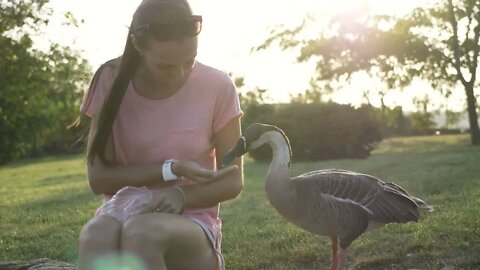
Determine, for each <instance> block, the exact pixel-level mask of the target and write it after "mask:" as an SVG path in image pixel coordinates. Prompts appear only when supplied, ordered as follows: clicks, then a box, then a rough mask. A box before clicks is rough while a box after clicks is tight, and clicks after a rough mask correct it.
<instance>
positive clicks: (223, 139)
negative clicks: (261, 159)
mask: <svg viewBox="0 0 480 270" xmlns="http://www.w3.org/2000/svg"><path fill="white" fill-rule="evenodd" d="M240 132H241V131H240V118H239V117H237V118H234V119H233V120H231V121H230V122H229V123H228V124H227V125H226V126H225V127H224V128H222V129H221V130H220V131H219V132H217V133H216V134H214V143H215V153H216V159H217V168H221V165H220V164H221V162H222V158H223V156H225V154H226V153H227V152H228V151H229V150H230V149H231V148H233V147H234V146H235V144H236V143H237V141H238V138H239V137H240V135H241V134H240ZM235 164H236V165H237V166H238V169H237V170H235V171H233V172H232V173H230V174H228V175H226V176H225V177H223V178H222V179H220V180H218V181H214V182H211V183H208V184H205V185H192V186H186V187H182V189H183V191H184V193H185V205H184V207H185V208H205V207H210V206H213V205H215V204H217V203H219V202H222V201H226V200H229V199H233V198H235V197H237V196H238V195H239V194H240V192H241V190H242V187H243V170H242V159H241V158H239V159H238V160H237V161H236V162H235Z"/></svg>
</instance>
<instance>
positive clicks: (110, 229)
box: [79, 216, 122, 245]
mask: <svg viewBox="0 0 480 270" xmlns="http://www.w3.org/2000/svg"><path fill="white" fill-rule="evenodd" d="M121 229H122V225H121V224H120V222H119V221H118V220H116V219H115V218H112V217H108V216H99V217H94V218H93V219H91V220H90V221H89V222H87V224H85V225H84V226H83V228H82V230H81V231H80V236H79V242H80V245H88V244H101V243H104V242H110V241H112V239H115V238H118V237H120V232H121Z"/></svg>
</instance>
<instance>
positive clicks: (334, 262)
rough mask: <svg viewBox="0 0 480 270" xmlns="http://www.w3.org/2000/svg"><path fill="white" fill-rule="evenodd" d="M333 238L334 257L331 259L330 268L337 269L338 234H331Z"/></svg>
mask: <svg viewBox="0 0 480 270" xmlns="http://www.w3.org/2000/svg"><path fill="white" fill-rule="evenodd" d="M331 239H332V257H331V259H330V263H331V264H330V270H337V265H338V257H337V252H338V238H337V236H331Z"/></svg>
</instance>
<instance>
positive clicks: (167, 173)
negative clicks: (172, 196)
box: [162, 159, 179, 182]
mask: <svg viewBox="0 0 480 270" xmlns="http://www.w3.org/2000/svg"><path fill="white" fill-rule="evenodd" d="M177 161H178V160H175V159H169V160H166V161H165V162H163V165H162V176H163V180H164V181H165V182H168V181H173V180H177V179H178V178H179V177H178V176H176V175H175V174H174V173H173V172H172V163H174V162H177Z"/></svg>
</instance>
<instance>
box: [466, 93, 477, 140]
mask: <svg viewBox="0 0 480 270" xmlns="http://www.w3.org/2000/svg"><path fill="white" fill-rule="evenodd" d="M465 91H466V93H467V109H468V121H469V123H470V140H471V142H472V145H480V129H479V128H478V115H477V101H476V99H475V95H474V94H473V84H472V85H471V86H470V85H468V86H465Z"/></svg>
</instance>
